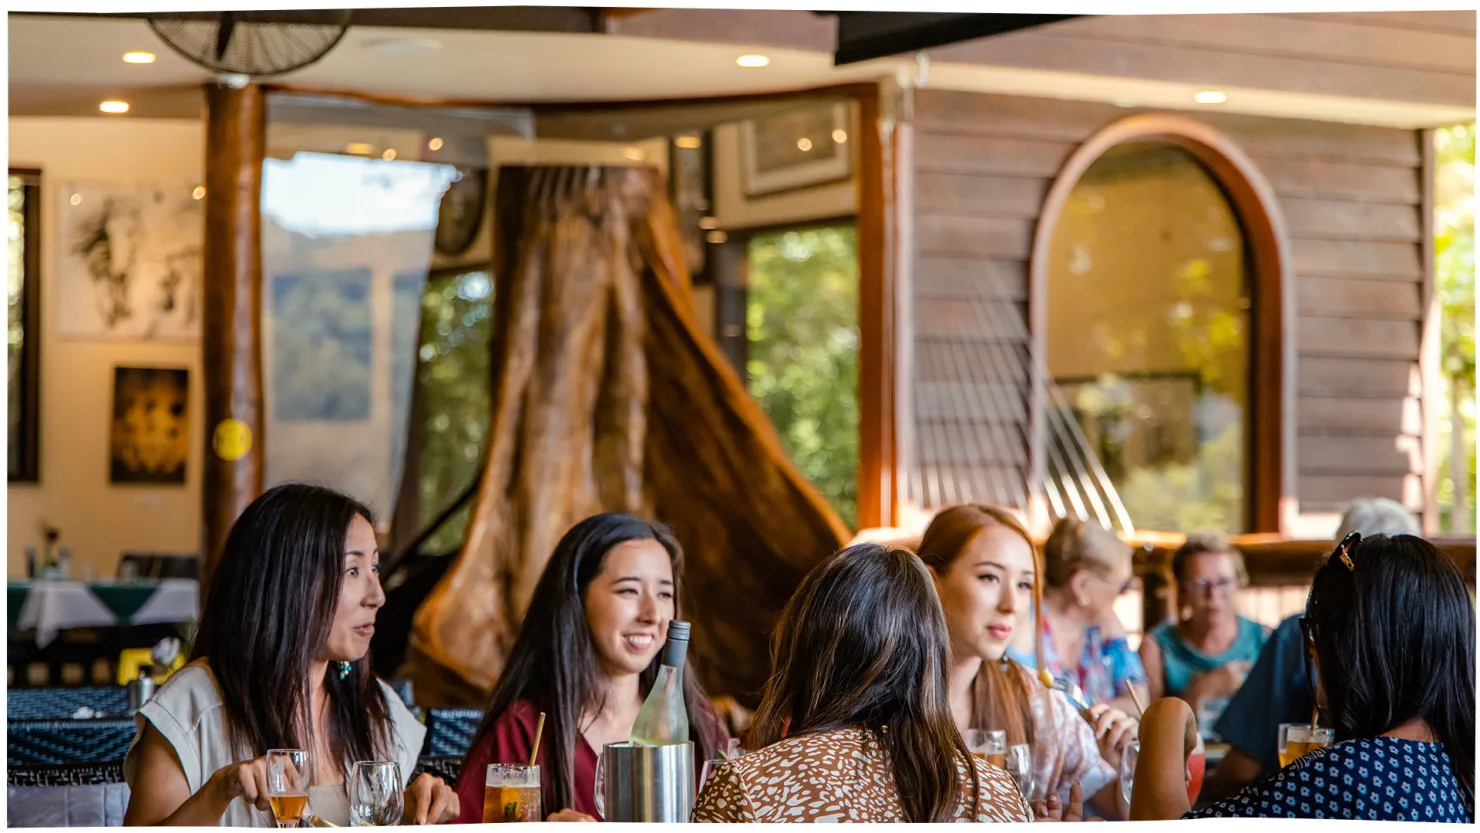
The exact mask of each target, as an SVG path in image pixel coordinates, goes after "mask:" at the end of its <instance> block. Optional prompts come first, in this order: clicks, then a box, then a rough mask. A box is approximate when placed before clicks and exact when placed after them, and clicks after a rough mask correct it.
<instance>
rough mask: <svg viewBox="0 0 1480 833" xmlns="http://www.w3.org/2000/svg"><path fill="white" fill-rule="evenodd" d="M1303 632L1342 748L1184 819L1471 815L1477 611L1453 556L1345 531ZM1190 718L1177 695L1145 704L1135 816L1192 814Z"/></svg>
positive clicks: (1311, 755) (1457, 818)
mask: <svg viewBox="0 0 1480 833" xmlns="http://www.w3.org/2000/svg"><path fill="white" fill-rule="evenodd" d="M1303 630H1304V631H1305V636H1306V648H1307V651H1308V654H1309V657H1310V662H1311V666H1312V668H1311V670H1312V672H1313V674H1312V676H1313V678H1314V679H1315V680H1316V703H1317V704H1318V706H1319V709H1320V712H1321V714H1322V715H1323V717H1324V725H1327V726H1329V727H1331V728H1332V729H1334V730H1335V736H1336V738H1335V739H1336V742H1335V743H1333V744H1332V745H1330V746H1327V747H1324V748H1320V749H1316V750H1315V751H1311V752H1308V753H1307V754H1305V755H1303V756H1301V757H1300V758H1298V759H1297V760H1295V761H1293V762H1291V763H1290V764H1289V765H1288V766H1286V767H1285V768H1284V769H1282V770H1280V771H1279V772H1277V773H1275V774H1274V775H1272V776H1270V777H1269V778H1267V779H1265V780H1264V781H1262V782H1259V783H1257V784H1254V785H1252V786H1250V787H1247V788H1246V789H1244V790H1243V791H1242V792H1240V793H1238V794H1237V795H1235V796H1234V797H1233V798H1230V799H1228V800H1226V801H1221V802H1219V803H1217V804H1214V805H1212V806H1210V807H1207V808H1205V809H1203V810H1199V811H1197V812H1196V813H1190V814H1188V815H1189V816H1190V817H1197V818H1205V817H1223V816H1245V817H1266V816H1280V817H1287V818H1335V819H1367V820H1372V821H1448V822H1463V823H1471V822H1472V821H1473V819H1474V816H1475V608H1474V604H1473V602H1472V601H1471V599H1470V593H1469V590H1468V588H1466V587H1465V582H1464V579H1463V578H1462V577H1461V575H1460V571H1459V568H1458V567H1456V566H1455V565H1454V562H1452V561H1451V560H1450V559H1449V558H1447V557H1446V556H1445V555H1444V554H1443V553H1441V552H1440V551H1439V550H1438V549H1437V548H1436V547H1434V545H1433V544H1430V543H1429V542H1428V541H1425V540H1423V539H1422V538H1417V537H1414V536H1411V535H1396V536H1393V537H1391V538H1389V537H1386V536H1383V535H1378V536H1375V537H1372V538H1366V539H1363V538H1362V537H1361V535H1360V534H1358V533H1352V534H1351V535H1348V536H1347V538H1346V539H1345V540H1343V541H1342V543H1341V544H1340V545H1339V546H1338V547H1337V548H1336V551H1335V552H1333V553H1332V554H1331V556H1330V557H1329V558H1328V559H1326V562H1325V563H1324V564H1322V565H1321V568H1320V569H1319V570H1318V571H1317V572H1316V575H1315V580H1314V582H1313V583H1312V584H1311V589H1310V600H1309V602H1308V603H1307V605H1306V615H1305V622H1304V625H1303ZM1196 725H1197V723H1196V720H1195V718H1194V717H1193V714H1192V710H1191V709H1190V708H1189V707H1188V706H1187V704H1186V703H1184V702H1183V701H1181V700H1178V699H1175V698H1167V699H1163V700H1158V701H1156V702H1155V703H1153V704H1152V705H1151V707H1150V708H1148V709H1147V710H1146V716H1145V720H1144V721H1143V722H1142V724H1141V745H1142V751H1141V757H1140V759H1139V761H1138V762H1137V766H1136V780H1135V793H1134V795H1133V797H1132V801H1131V816H1132V818H1135V819H1166V818H1176V817H1179V816H1182V815H1183V814H1187V811H1188V806H1187V794H1186V793H1185V792H1184V791H1182V790H1181V789H1180V788H1181V773H1182V768H1183V766H1184V761H1185V759H1186V746H1187V744H1188V741H1190V740H1191V739H1192V738H1193V736H1194V735H1195V732H1196Z"/></svg>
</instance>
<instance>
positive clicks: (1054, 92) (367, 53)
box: [9, 15, 1475, 127]
mask: <svg viewBox="0 0 1480 833" xmlns="http://www.w3.org/2000/svg"><path fill="white" fill-rule="evenodd" d="M9 29H10V37H9V41H10V43H9V46H10V114H11V115H13V116H23V115H96V114H97V112H98V111H97V106H98V102H100V101H102V100H104V99H109V98H122V99H125V100H127V101H129V103H130V105H131V106H132V109H131V111H130V115H129V116H127V117H145V118H148V117H163V118H195V117H198V115H199V113H200V107H201V96H200V92H199V90H200V85H201V84H202V83H204V82H206V81H208V80H210V78H211V76H210V74H209V73H208V72H206V71H205V70H203V69H200V68H199V67H196V66H195V65H194V64H191V63H190V62H188V61H186V60H185V59H184V58H181V57H179V56H178V55H176V54H175V53H174V52H173V51H171V50H170V49H169V47H167V46H166V45H165V44H164V43H163V42H162V41H161V40H160V39H159V37H158V36H157V35H155V34H154V32H153V31H152V30H150V28H149V26H148V25H147V24H146V23H144V22H142V21H138V20H122V19H106V18H84V17H35V16H28V15H10V16H9ZM388 39H391V40H394V39H402V40H407V41H423V40H427V39H432V40H433V41H435V42H436V43H438V44H440V48H437V49H433V50H429V51H420V52H387V51H383V50H377V49H375V48H373V47H374V45H375V44H377V43H382V42H384V41H386V40H388ZM132 50H146V51H150V52H154V53H155V54H156V55H157V56H158V61H157V62H156V63H154V64H149V65H141V66H136V65H129V64H125V63H123V61H122V56H123V53H125V52H128V51H132ZM747 51H763V52H764V53H765V54H766V55H767V56H769V57H770V59H771V64H770V66H767V67H765V68H763V69H743V68H741V67H738V66H736V65H735V58H736V57H737V56H739V55H740V54H743V53H745V52H747ZM899 72H904V73H905V74H906V75H908V76H912V75H914V72H915V64H914V61H913V60H912V59H910V58H891V59H882V60H878V61H871V62H868V63H863V64H856V65H851V66H846V67H842V68H834V67H833V66H832V56H831V55H829V54H826V53H821V52H804V51H796V50H781V49H764V50H747V49H746V48H744V47H743V46H736V45H720V44H705V43H690V42H680V41H671V40H662V39H657V38H639V37H620V36H614V35H592V34H546V33H531V32H494V31H474V30H446V29H442V30H431V29H391V28H380V27H360V28H353V27H352V28H351V29H350V31H349V33H348V34H347V35H346V36H345V38H344V40H343V41H341V42H340V43H339V45H338V46H336V47H335V48H334V49H333V50H332V51H331V52H330V53H329V54H328V55H327V56H326V57H325V58H324V59H323V60H322V61H320V62H319V63H317V64H314V65H313V66H310V67H308V68H306V69H303V70H300V71H298V72H295V73H291V74H289V75H286V76H282V77H281V78H280V79H278V80H281V81H282V82H284V83H288V84H293V85H298V86H303V87H310V88H318V89H325V90H338V91H346V92H354V91H359V92H367V93H381V94H390V95H399V96H406V97H420V98H431V99H464V100H473V101H485V102H507V103H516V102H533V101H619V100H654V99H670V98H686V97H705V96H722V95H734V94H743V93H757V92H771V91H780V90H794V89H803V88H809V87H817V86H824V85H828V84H836V83H842V82H848V81H859V80H870V79H877V78H882V77H886V76H892V75H895V74H896V73H899ZM926 83H928V84H929V85H930V86H933V87H941V88H948V89H962V90H976V91H981V92H998V93H1007V94H1022V95H1037V96H1048V97H1060V98H1075V99H1080V100H1087V101H1103V102H1113V103H1117V104H1122V105H1125V106H1134V107H1159V108H1172V109H1191V110H1195V109H1198V106H1197V105H1194V104H1192V101H1191V99H1192V94H1193V93H1195V92H1196V91H1197V89H1196V88H1194V87H1191V86H1189V85H1186V84H1178V83H1171V82H1163V81H1148V80H1145V79H1135V78H1112V77H1106V76H1089V75H1078V74H1075V73H1068V72H1058V71H1047V70H1028V69H1012V68H1002V67H989V66H978V65H967V64H950V63H936V64H934V65H933V66H932V67H930V70H929V73H928V76H927V78H926ZM1226 91H1227V92H1228V93H1229V100H1228V102H1227V103H1226V104H1223V105H1219V109H1221V110H1223V111H1225V112H1240V113H1247V114H1252V115H1268V116H1283V117H1297V118H1305V119H1317V120H1327V121H1342V122H1355V123H1362V124H1374V125H1386V126H1392V127H1424V126H1432V125H1439V124H1449V123H1457V122H1462V121H1469V120H1473V119H1474V113H1475V111H1474V108H1457V107H1445V106H1439V105H1423V104H1410V103H1405V102H1385V101H1375V100H1370V99H1347V98H1338V97H1334V96H1317V95H1306V94H1296V93H1282V92H1271V91H1267V90H1234V89H1229V90H1226ZM127 117H126V118H127Z"/></svg>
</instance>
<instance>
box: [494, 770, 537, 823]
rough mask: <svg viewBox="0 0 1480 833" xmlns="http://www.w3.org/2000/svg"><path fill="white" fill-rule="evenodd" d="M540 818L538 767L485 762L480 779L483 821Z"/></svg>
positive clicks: (513, 820) (515, 820)
mask: <svg viewBox="0 0 1480 833" xmlns="http://www.w3.org/2000/svg"><path fill="white" fill-rule="evenodd" d="M519 821H531V822H532V821H544V818H543V816H542V815H541V813H540V768H539V767H537V766H527V765H525V764H489V765H488V775H487V776H486V778H485V779H484V781H483V823H484V824H493V823H494V822H519Z"/></svg>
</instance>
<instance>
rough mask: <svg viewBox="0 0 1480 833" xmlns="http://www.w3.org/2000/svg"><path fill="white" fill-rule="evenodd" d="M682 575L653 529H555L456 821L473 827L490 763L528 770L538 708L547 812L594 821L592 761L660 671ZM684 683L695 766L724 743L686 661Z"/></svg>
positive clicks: (606, 521)
mask: <svg viewBox="0 0 1480 833" xmlns="http://www.w3.org/2000/svg"><path fill="white" fill-rule="evenodd" d="M682 572H683V550H682V549H681V548H680V547H679V545H678V540H677V539H675V538H674V537H673V533H672V532H671V531H669V529H668V527H666V526H664V525H662V524H659V523H655V522H652V521H646V520H642V519H640V518H634V517H632V516H630V515H618V514H606V515H595V516H593V517H590V518H587V519H586V520H584V521H581V522H580V523H578V524H576V525H575V526H573V527H571V529H570V531H569V532H567V533H565V536H564V537H563V538H561V539H560V543H558V544H556V545H555V552H554V554H553V555H551V556H550V561H549V562H548V563H547V564H546V565H545V570H544V572H543V573H541V574H540V580H539V583H538V584H537V585H535V589H534V596H533V597H532V598H531V599H530V602H529V610H528V611H527V612H526V613H525V614H524V622H523V623H522V624H521V625H520V628H519V636H518V637H517V638H516V639H515V641H514V648H513V650H512V651H511V652H510V654H509V659H508V661H507V662H506V663H505V664H504V667H503V670H502V672H501V673H500V674H499V680H498V684H497V685H495V686H494V689H493V696H492V698H491V699H490V701H489V705H488V713H487V715H485V717H484V718H483V725H482V726H481V727H480V728H479V729H478V734H477V736H476V737H475V738H474V740H473V744H472V746H471V747H470V748H469V750H468V756H467V759H466V760H465V761H464V763H463V769H462V775H461V777H460V778H459V779H458V782H457V791H458V794H459V795H460V796H461V798H462V814H461V815H460V816H459V818H458V821H459V822H462V823H477V822H481V821H482V820H483V787H484V774H485V772H486V770H487V768H488V765H489V764H501V763H510V764H527V763H529V760H530V752H531V751H533V749H532V747H533V745H534V739H535V734H536V730H537V726H538V720H539V714H540V713H541V712H543V713H544V714H545V727H544V732H543V735H542V740H541V741H540V748H539V753H538V756H537V758H536V762H537V763H538V764H539V765H540V787H541V792H542V795H541V799H542V801H543V803H544V809H545V812H546V814H547V815H548V816H549V818H550V820H551V821H595V820H597V819H596V817H597V815H598V813H597V811H596V803H595V801H596V799H595V791H596V762H597V755H598V754H600V752H601V749H602V747H604V746H605V745H606V744H608V743H618V742H625V741H627V740H628V739H630V737H631V735H632V724H633V722H634V721H635V720H636V719H637V712H638V710H639V709H640V708H641V707H642V704H643V701H644V700H645V699H646V698H647V695H648V692H649V691H651V690H652V687H653V682H654V680H655V679H656V678H657V676H658V667H659V664H660V661H661V660H660V657H659V654H660V652H661V650H662V648H663V643H664V642H665V641H666V640H667V637H668V623H669V622H670V621H672V620H674V619H677V618H678V617H679V614H680V605H679V581H678V580H679V576H680V574H681V573H682ZM683 686H684V704H685V706H686V708H687V709H688V713H689V726H690V730H689V731H690V736H691V737H692V739H693V741H694V759H695V760H696V761H700V762H702V761H705V760H708V759H709V758H713V757H715V756H716V754H717V753H718V752H719V750H721V749H723V748H724V747H725V745H726V743H727V742H728V740H729V738H728V736H727V735H726V733H725V729H724V725H723V723H722V722H721V721H720V720H719V719H718V717H717V716H716V715H715V713H714V709H713V707H712V706H711V705H710V704H709V701H708V700H706V699H705V697H704V693H703V691H702V690H701V689H700V687H699V682H698V679H697V675H696V674H695V673H694V670H693V667H692V663H689V667H687V668H685V669H684V674H683Z"/></svg>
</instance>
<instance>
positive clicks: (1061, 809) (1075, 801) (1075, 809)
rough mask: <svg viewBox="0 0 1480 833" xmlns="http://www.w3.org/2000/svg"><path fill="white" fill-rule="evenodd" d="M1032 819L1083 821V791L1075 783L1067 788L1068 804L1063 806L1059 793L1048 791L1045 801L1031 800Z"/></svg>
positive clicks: (1042, 820)
mask: <svg viewBox="0 0 1480 833" xmlns="http://www.w3.org/2000/svg"><path fill="white" fill-rule="evenodd" d="M1033 821H1036V822H1060V821H1062V822H1072V821H1084V793H1083V791H1081V790H1080V789H1079V785H1078V784H1075V785H1073V786H1072V787H1070V788H1069V806H1068V807H1065V806H1063V801H1062V800H1060V799H1059V794H1058V793H1054V792H1050V793H1049V794H1048V799H1047V800H1046V801H1035V802H1033Z"/></svg>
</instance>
